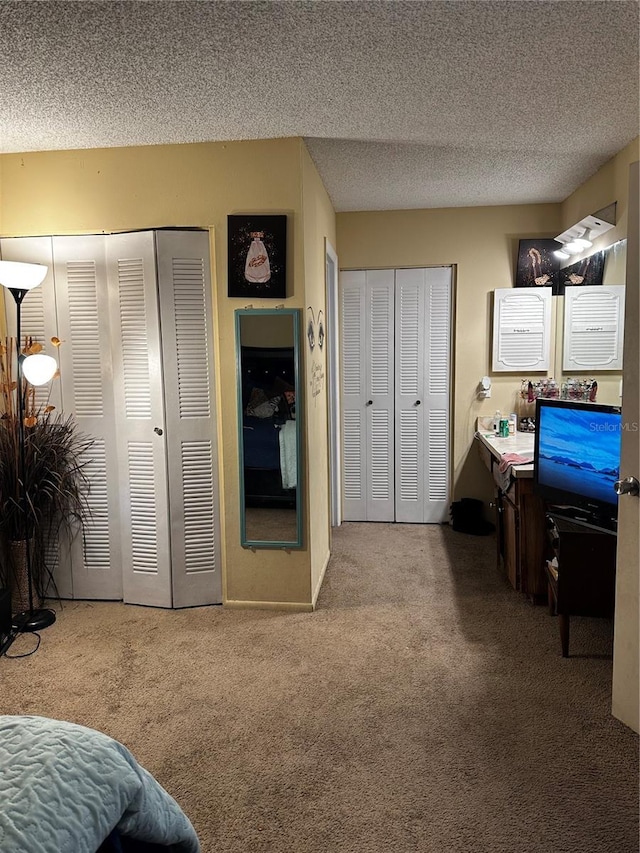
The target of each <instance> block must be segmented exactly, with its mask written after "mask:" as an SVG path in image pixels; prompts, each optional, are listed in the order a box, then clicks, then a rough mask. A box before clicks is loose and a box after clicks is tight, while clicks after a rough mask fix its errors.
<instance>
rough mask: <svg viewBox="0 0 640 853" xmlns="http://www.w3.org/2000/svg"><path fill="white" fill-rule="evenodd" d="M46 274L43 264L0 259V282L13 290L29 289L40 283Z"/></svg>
mask: <svg viewBox="0 0 640 853" xmlns="http://www.w3.org/2000/svg"><path fill="white" fill-rule="evenodd" d="M46 274H47V267H45V266H44V265H43V264H23V263H22V262H20V261H0V284H2V285H3V286H4V287H10V288H12V289H13V290H31V289H32V288H34V287H37V286H38V285H39V284H42V282H43V280H44V277H45V275H46Z"/></svg>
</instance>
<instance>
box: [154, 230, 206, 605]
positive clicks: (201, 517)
mask: <svg viewBox="0 0 640 853" xmlns="http://www.w3.org/2000/svg"><path fill="white" fill-rule="evenodd" d="M156 249H157V264H158V282H159V296H160V317H161V325H162V349H163V354H164V355H163V364H164V383H165V427H166V447H167V460H168V484H169V494H170V519H171V573H172V592H173V606H174V607H190V606H193V605H200V604H214V603H218V602H220V601H221V600H222V585H221V576H220V557H219V547H220V545H219V543H220V529H219V508H218V486H217V482H216V478H215V475H216V472H217V470H218V464H217V458H216V452H217V451H216V441H215V436H216V420H215V397H214V395H213V391H212V388H213V382H212V378H213V375H214V363H213V333H212V326H211V318H212V304H211V303H212V297H211V274H210V269H209V235H208V233H206V232H202V231H158V232H156Z"/></svg>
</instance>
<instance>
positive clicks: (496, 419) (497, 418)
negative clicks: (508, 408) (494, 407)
mask: <svg viewBox="0 0 640 853" xmlns="http://www.w3.org/2000/svg"><path fill="white" fill-rule="evenodd" d="M501 418H502V415H501V414H500V410H498V411H497V412H496V413H495V415H494V416H493V434H494V435H500V419H501Z"/></svg>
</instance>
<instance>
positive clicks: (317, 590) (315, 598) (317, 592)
mask: <svg viewBox="0 0 640 853" xmlns="http://www.w3.org/2000/svg"><path fill="white" fill-rule="evenodd" d="M330 559H331V551H328V552H327V556H326V557H325V559H324V566H323V567H322V571H321V572H320V577H319V578H318V583H317V584H316V588H315V589H314V591H313V598H312V599H311V606H312V608H313V609H314V610H315V609H316V604H317V602H318V596H319V595H320V589H321V587H322V581H323V580H324V576H325V573H326V571H327V566H328V565H329V560H330Z"/></svg>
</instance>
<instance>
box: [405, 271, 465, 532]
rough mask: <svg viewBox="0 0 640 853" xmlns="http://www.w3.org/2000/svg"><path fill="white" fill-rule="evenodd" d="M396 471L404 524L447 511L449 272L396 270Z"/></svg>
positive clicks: (437, 516)
mask: <svg viewBox="0 0 640 853" xmlns="http://www.w3.org/2000/svg"><path fill="white" fill-rule="evenodd" d="M395 292H396V304H395V308H396V314H395V317H396V320H395V327H396V375H395V403H396V406H395V410H396V430H395V434H396V440H395V470H396V488H395V494H396V512H395V519H396V521H399V522H413V523H424V522H429V523H440V522H443V521H445V520H446V518H447V513H448V506H449V394H450V384H449V383H450V314H451V268H450V267H432V268H428V269H403V270H396V290H395Z"/></svg>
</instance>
